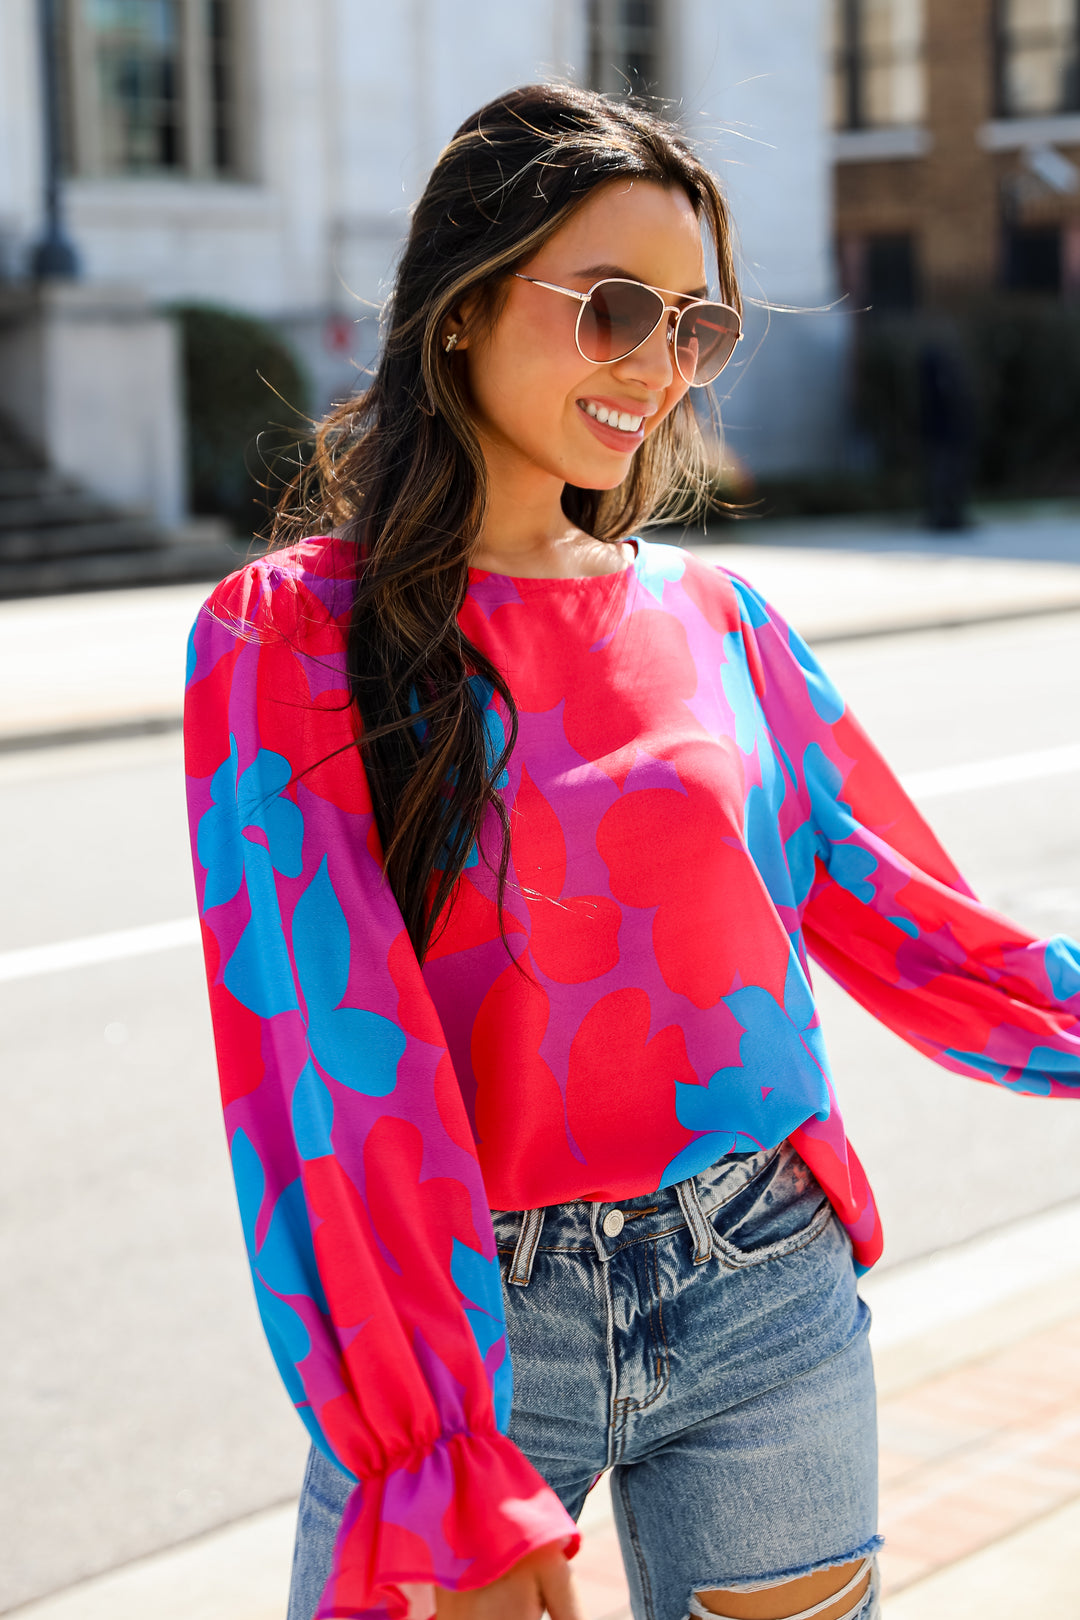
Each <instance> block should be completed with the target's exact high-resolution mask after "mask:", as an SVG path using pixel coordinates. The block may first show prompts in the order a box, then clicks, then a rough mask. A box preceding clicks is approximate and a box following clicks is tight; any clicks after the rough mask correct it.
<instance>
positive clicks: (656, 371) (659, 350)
mask: <svg viewBox="0 0 1080 1620" xmlns="http://www.w3.org/2000/svg"><path fill="white" fill-rule="evenodd" d="M675 319H676V317H675V315H674V314H673V313H672V311H671V310H668V311H667V312H666V313H665V315H664V318H663V320H662V321H660V322H659V324H658V325H657V327H656V329H655V331H652V332H650V333H649V335H648V337H647V338H646V339H645V342H644V343H643V344H642V345H641V348H640V349H635V350H634V352H633V354H628V355H627V356H626V357H625V359H623V360H616V361H615V362H614V364H613V365H612V367H611V370H612V374H613V375H614V376H616V377H618V378H619V379H620V380H622V381H624V382H636V383H639V384H640V385H641V386H642V387H644V388H648V389H650V390H652V391H657V392H658V391H660V390H662V389H666V388H670V387H671V385H672V383H680V384H681V383H682V378H681V377H680V376H679V373H678V370H677V369H676V366H675V342H674V338H675Z"/></svg>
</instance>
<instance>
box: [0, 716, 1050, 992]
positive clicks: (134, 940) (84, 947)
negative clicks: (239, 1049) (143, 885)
mask: <svg viewBox="0 0 1080 1620" xmlns="http://www.w3.org/2000/svg"><path fill="white" fill-rule="evenodd" d="M1073 771H1080V743H1066V744H1065V745H1064V746H1063V747H1060V748H1040V749H1035V750H1033V751H1032V752H1031V753H1028V754H1004V755H1002V757H1001V758H1000V759H980V760H973V761H971V762H970V763H969V764H967V765H942V766H940V767H939V768H938V769H937V770H933V771H910V772H908V774H907V775H906V776H902V777H901V778H900V780H901V782H902V783H903V785H904V787H905V788H906V789H907V791H908V792H909V793H910V794H911V796H912V798H915V799H937V798H944V797H945V795H946V794H949V793H966V792H968V791H969V790H970V789H972V788H985V787H999V786H1003V785H1004V784H1005V783H1008V782H1031V781H1035V780H1037V779H1038V778H1039V777H1044V776H1065V775H1067V774H1069V773H1071V772H1073ZM198 940H199V925H198V923H197V922H196V921H195V919H194V917H177V918H176V919H175V920H174V921H173V922H164V923H151V924H150V925H149V926H148V927H146V928H119V929H117V930H116V931H115V932H113V933H111V934H91V935H89V936H88V937H87V938H85V939H64V940H61V941H60V942H59V943H58V944H56V945H30V946H28V947H27V948H26V949H25V950H21V951H0V984H10V983H11V982H12V980H14V979H33V978H36V977H37V976H38V974H40V973H63V972H64V971H66V970H67V969H68V968H80V967H91V966H93V964H94V963H95V962H122V961H123V960H124V959H125V958H126V957H130V956H147V955H149V954H150V953H151V952H152V951H171V950H174V949H175V948H176V946H178V945H195V944H197V943H198Z"/></svg>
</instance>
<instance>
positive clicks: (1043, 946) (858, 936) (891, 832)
mask: <svg viewBox="0 0 1080 1620" xmlns="http://www.w3.org/2000/svg"><path fill="white" fill-rule="evenodd" d="M735 583H736V588H737V590H738V592H739V596H740V604H741V612H742V615H743V635H744V641H745V643H746V647H747V658H748V662H749V664H750V665H751V668H752V670H753V672H754V677H755V681H756V684H757V686H758V694H759V700H760V704H761V709H762V713H763V715H764V717H765V722H766V724H767V726H768V727H769V729H770V732H771V733H772V737H773V740H774V745H775V752H776V754H777V757H778V758H779V759H781V760H782V761H783V764H784V769H785V773H786V775H787V779H788V791H789V792H790V793H791V794H792V795H793V797H794V799H795V800H796V801H797V803H798V805H799V806H800V807H801V813H800V814H797V815H795V816H794V817H793V818H792V833H791V836H790V837H789V838H788V841H787V844H786V855H787V865H788V868H789V870H790V872H791V876H792V880H793V883H794V887H795V892H796V899H797V901H798V903H799V907H800V913H801V919H802V927H803V932H804V937H805V941H806V947H807V950H808V951H809V953H810V955H811V956H812V957H814V958H815V959H816V960H817V961H818V962H819V963H820V964H821V965H822V966H823V967H824V968H825V969H826V970H827V971H828V972H829V973H830V974H831V975H832V976H833V977H834V978H835V979H837V980H838V981H839V983H840V984H841V985H843V987H844V988H845V989H846V990H848V991H849V992H850V993H851V995H852V996H854V997H855V999H856V1000H857V1001H859V1002H860V1003H861V1004H862V1005H863V1006H864V1007H865V1008H866V1009H867V1010H868V1011H869V1012H871V1013H873V1014H874V1016H875V1017H876V1018H878V1019H880V1020H881V1022H882V1023H884V1024H887V1025H888V1026H889V1028H890V1029H892V1030H894V1031H895V1032H896V1033H897V1034H898V1035H900V1036H902V1037H903V1038H904V1040H906V1041H909V1042H910V1043H911V1044H912V1045H913V1046H915V1047H917V1048H918V1050H919V1051H921V1052H924V1053H925V1054H926V1055H927V1056H928V1057H931V1058H933V1059H934V1060H935V1061H936V1062H938V1063H940V1064H943V1065H944V1066H945V1067H946V1068H949V1069H954V1070H956V1071H957V1072H958V1073H961V1074H967V1075H972V1076H974V1077H975V1078H976V1079H979V1080H986V1081H994V1082H996V1083H997V1084H999V1085H1002V1086H1005V1087H1007V1088H1009V1089H1010V1090H1013V1091H1021V1092H1030V1093H1034V1094H1038V1095H1040V1096H1048V1097H1049V1096H1080V947H1078V946H1077V945H1076V944H1075V943H1074V942H1073V941H1071V940H1069V939H1066V938H1064V937H1061V936H1056V937H1054V938H1052V939H1049V940H1036V939H1033V938H1032V937H1031V936H1030V935H1029V934H1026V933H1025V932H1023V931H1022V930H1021V929H1019V928H1017V927H1015V926H1014V925H1013V924H1012V923H1010V922H1008V921H1007V920H1006V919H1004V918H1002V917H1000V916H998V915H997V914H996V913H994V912H992V911H990V910H989V909H987V908H986V907H985V906H983V905H981V904H980V903H979V901H978V900H977V899H976V898H975V896H974V895H973V894H972V892H971V890H970V888H969V887H968V886H967V884H966V883H965V882H964V880H963V878H962V877H961V876H960V874H959V872H957V870H956V868H955V867H954V866H953V864H952V862H951V861H950V860H949V857H948V856H947V855H946V854H945V852H944V850H943V849H942V847H941V845H940V844H939V843H938V841H937V839H936V838H935V837H934V834H933V833H932V832H931V830H930V828H929V827H928V826H927V824H926V822H925V821H924V820H923V818H922V816H921V815H920V814H919V812H918V810H917V809H916V808H915V806H914V805H913V804H912V802H911V800H910V799H909V798H908V797H907V795H906V794H905V792H904V790H903V788H902V787H901V786H900V784H899V782H898V781H897V779H896V777H895V776H894V775H893V773H892V772H891V771H890V769H889V767H888V766H887V765H886V763H885V761H884V760H883V759H882V757H881V755H880V754H879V753H878V751H877V749H876V748H875V747H874V745H873V744H872V743H871V742H870V740H869V738H868V737H867V736H866V734H865V732H864V731H863V730H862V729H861V727H860V726H859V725H858V723H857V722H856V721H855V720H854V719H853V717H852V716H851V714H850V713H849V712H848V711H847V709H846V708H845V706H844V704H843V702H842V700H841V698H840V697H839V695H838V694H837V692H836V690H835V688H834V687H833V685H832V684H831V682H830V681H829V679H828V677H827V676H826V675H825V674H824V672H823V670H822V669H821V666H820V665H819V664H818V663H817V661H816V660H815V658H814V656H813V654H812V653H811V652H810V651H809V649H808V648H807V647H806V645H805V643H804V642H802V641H801V640H800V639H799V637H798V636H797V635H796V634H795V633H794V632H793V631H792V630H791V629H790V628H789V627H788V626H787V625H786V624H785V623H784V622H783V620H782V619H780V617H779V616H778V615H777V614H776V613H775V612H774V611H773V610H771V609H770V608H769V607H768V606H767V605H766V604H765V603H764V602H763V601H762V600H761V598H760V597H758V596H757V595H756V593H755V592H753V591H752V590H751V589H750V588H749V587H748V586H746V585H745V584H744V583H743V582H741V581H736V582H735Z"/></svg>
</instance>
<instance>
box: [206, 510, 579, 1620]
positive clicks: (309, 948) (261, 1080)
mask: <svg viewBox="0 0 1080 1620" xmlns="http://www.w3.org/2000/svg"><path fill="white" fill-rule="evenodd" d="M323 546H324V548H325V542H323ZM311 555H312V556H315V555H316V553H315V552H314V551H313V552H312V554H311ZM342 608H343V601H342V591H341V589H340V588H339V583H338V582H335V581H334V580H333V579H332V578H327V577H320V576H319V572H318V569H316V570H315V572H314V574H313V573H312V571H311V569H310V568H309V567H308V565H307V563H306V561H305V555H304V548H303V547H300V548H294V550H293V551H291V552H284V553H279V554H277V555H276V556H275V557H274V558H271V559H268V560H265V561H263V562H260V563H257V564H253V565H251V566H249V567H248V568H247V569H244V570H242V571H241V572H240V573H239V574H236V575H234V576H232V578H231V579H229V580H226V581H225V583H224V584H223V585H222V586H220V587H219V588H218V589H217V591H215V593H214V594H213V596H212V597H211V599H210V601H209V602H208V604H207V605H206V607H205V608H204V609H203V610H202V611H201V613H200V615H199V618H198V620H197V623H196V625H195V629H194V631H193V635H192V643H191V653H190V660H189V681H188V689H187V702H186V710H185V749H186V764H187V773H188V800H189V810H190V820H191V835H192V849H193V855H194V865H195V876H196V886H197V892H198V902H199V911H200V915H201V918H202V929H203V940H204V947H205V954H206V967H207V980H208V985H209V992H210V1003H211V1010H212V1016H213V1025H214V1036H215V1043H216V1049H217V1058H218V1067H219V1072H220V1078H221V1090H222V1099H223V1104H224V1109H225V1120H226V1126H227V1134H228V1140H229V1149H230V1153H231V1158H232V1165H233V1170H234V1174H235V1178H236V1187H237V1194H238V1199H239V1204H240V1212H241V1219H242V1225H243V1230H244V1236H245V1240H246V1244H247V1252H248V1258H249V1262H250V1266H251V1272H252V1276H253V1279H254V1285H255V1293H256V1298H257V1302H258V1307H259V1311H260V1314H261V1317H262V1322H263V1326H264V1328H265V1331H266V1334H267V1337H268V1339H269V1341H270V1345H271V1348H272V1351H273V1354H274V1357H275V1359H276V1361H277V1365H278V1368H279V1370H280V1373H281V1376H282V1378H283V1379H284V1382H285V1384H286V1387H287V1389H288V1391H289V1394H290V1397H291V1398H292V1400H293V1402H294V1404H295V1406H296V1409H297V1411H298V1413H299V1415H300V1417H301V1418H302V1420H303V1422H304V1423H305V1424H306V1426H307V1428H308V1430H309V1431H310V1433H311V1436H312V1438H313V1440H314V1443H315V1444H316V1445H317V1446H318V1447H319V1448H320V1449H321V1450H322V1451H324V1452H325V1453H326V1454H327V1456H329V1457H331V1458H332V1459H333V1460H334V1461H335V1462H336V1463H337V1465H338V1466H339V1467H340V1468H342V1469H343V1470H345V1471H346V1472H347V1473H348V1474H349V1475H350V1476H351V1477H352V1478H353V1479H354V1480H355V1482H356V1483H355V1488H354V1490H353V1492H352V1496H351V1498H350V1500H349V1504H348V1507H347V1509H346V1512H345V1516H344V1520H343V1523H342V1529H341V1533H340V1536H339V1539H338V1543H337V1547H336V1549H335V1555H334V1565H333V1574H332V1576H331V1579H330V1582H329V1584H328V1586H327V1589H326V1592H325V1593H324V1595H323V1599H322V1604H321V1606H320V1608H319V1611H318V1612H319V1615H320V1616H331V1615H333V1616H350V1617H352V1616H355V1617H359V1616H376V1615H377V1616H395V1617H397V1616H408V1617H410V1620H422V1617H424V1616H427V1615H429V1614H431V1613H432V1612H433V1584H438V1585H442V1586H445V1587H451V1588H453V1587H462V1588H470V1587H476V1586H481V1585H484V1584H487V1583H488V1582H490V1581H492V1580H494V1579H495V1578H496V1577H498V1576H499V1575H501V1574H502V1573H504V1572H505V1571H506V1570H507V1569H508V1568H509V1567H510V1566H511V1565H512V1564H514V1563H515V1562H516V1561H517V1560H518V1559H519V1558H521V1557H522V1556H523V1555H524V1554H526V1553H528V1552H529V1551H531V1550H533V1549H534V1548H536V1547H539V1546H542V1545H546V1544H550V1543H552V1542H562V1543H564V1544H565V1546H566V1548H567V1550H568V1551H569V1552H572V1551H574V1550H575V1549H576V1545H577V1539H576V1530H575V1527H574V1524H573V1522H572V1520H571V1519H570V1518H569V1516H568V1515H567V1514H566V1512H565V1511H564V1509H563V1508H562V1506H561V1504H560V1503H559V1500H558V1498H557V1497H556V1496H555V1495H554V1493H553V1492H552V1491H551V1490H550V1489H549V1487H548V1486H547V1485H546V1484H545V1482H544V1481H543V1480H542V1479H541V1477H540V1476H539V1475H538V1474H537V1473H536V1471H535V1470H534V1469H533V1467H532V1465H531V1464H530V1463H529V1462H528V1461H527V1460H526V1458H525V1457H524V1456H523V1455H522V1454H521V1452H520V1451H518V1450H517V1448H516V1447H515V1446H514V1445H513V1444H512V1443H511V1442H510V1441H509V1440H508V1439H507V1438H506V1435H505V1433H504V1432H503V1431H504V1429H505V1426H506V1423H507V1422H508V1419H509V1411H510V1395H511V1375H510V1363H509V1357H508V1352H507V1346H506V1337H505V1327H504V1320H503V1309H502V1295H501V1288H500V1280H499V1271H498V1264H497V1259H496V1255H495V1249H494V1239H493V1235H492V1228H491V1220H490V1215H489V1211H488V1205H487V1199H486V1196H485V1192H484V1185H483V1181H482V1178H481V1174H480V1169H479V1165H478V1162H477V1158H476V1152H475V1148H474V1144H473V1139H472V1135H471V1132H470V1129H469V1124H468V1120H467V1117H466V1113H465V1108H464V1105H463V1103H462V1099H461V1095H460V1092H459V1089H458V1084H457V1080H456V1077H455V1074H454V1071H453V1067H452V1065H451V1061H450V1058H449V1056H448V1054H447V1051H446V1044H445V1040H444V1038H443V1034H442V1031H441V1028H440V1025H439V1020H438V1017H437V1015H436V1012H435V1009H434V1007H433V1006H432V1003H431V1000H430V997H429V995H428V992H427V989H426V987H425V984H424V980H423V977H422V975H421V971H420V966H419V964H418V962H417V959H416V956H415V953H414V952H413V949H412V947H411V944H410V942H409V939H408V935H407V933H406V931H405V928H404V925H403V923H402V919H401V915H400V912H399V910H398V908H397V905H396V903H395V901H394V899H393V896H392V894H391V892H390V889H389V887H388V886H387V884H386V882H385V879H384V875H383V871H382V866H381V861H380V851H379V845H378V838H377V834H376V831H375V827H374V821H373V817H372V814H371V806H370V801H369V798H368V794H367V790H366V787H365V782H364V776H363V771H362V768H361V765H360V760H359V756H358V754H357V751H356V749H355V747H354V746H353V745H354V741H355V733H354V729H353V720H352V718H351V710H350V707H349V703H348V693H347V690H346V682H345V676H344V668H345V664H344V635H343V623H344V617H343V611H342Z"/></svg>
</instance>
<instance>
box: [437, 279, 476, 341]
mask: <svg viewBox="0 0 1080 1620" xmlns="http://www.w3.org/2000/svg"><path fill="white" fill-rule="evenodd" d="M479 303H480V300H479V297H478V295H477V294H476V293H468V294H467V295H466V296H465V297H464V298H463V299H462V300H461V302H460V303H457V304H455V305H454V307H453V309H452V310H450V312H449V314H448V315H447V317H446V319H445V321H444V322H443V327H442V332H441V334H440V336H439V343H440V346H441V347H442V349H443V352H444V353H446V354H461V353H462V351H463V350H465V349H467V348H468V347H469V328H470V326H471V325H472V322H473V318H474V317H475V315H476V314H477V311H478V308H479ZM450 339H453V340H454V341H453V342H452V343H451V344H450V348H449V349H447V347H446V345H447V342H448V341H449V340H450Z"/></svg>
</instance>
